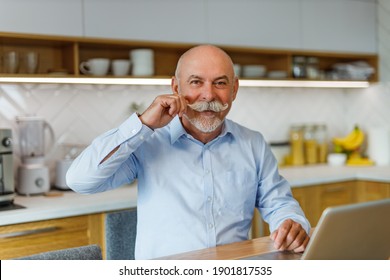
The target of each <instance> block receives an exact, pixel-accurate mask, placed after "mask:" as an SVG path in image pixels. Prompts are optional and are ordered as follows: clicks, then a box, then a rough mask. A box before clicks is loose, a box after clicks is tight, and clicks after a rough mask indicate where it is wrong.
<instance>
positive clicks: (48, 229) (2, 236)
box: [0, 226, 60, 239]
mask: <svg viewBox="0 0 390 280" xmlns="http://www.w3.org/2000/svg"><path fill="white" fill-rule="evenodd" d="M59 229H60V227H56V226H53V227H46V228H39V229H30V230H23V231H16V232H10V233H2V234H0V239H5V238H12V237H19V236H27V235H33V234H38V233H44V232H52V231H56V230H59Z"/></svg>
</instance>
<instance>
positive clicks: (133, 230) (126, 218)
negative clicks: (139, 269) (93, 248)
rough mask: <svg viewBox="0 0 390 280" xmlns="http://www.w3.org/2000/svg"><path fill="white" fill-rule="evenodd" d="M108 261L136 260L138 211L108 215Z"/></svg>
mask: <svg viewBox="0 0 390 280" xmlns="http://www.w3.org/2000/svg"><path fill="white" fill-rule="evenodd" d="M105 228H106V232H105V234H106V259H107V260H134V249H135V239H136V234H137V210H136V209H131V210H124V211H118V212H111V213H107V214H106V220H105Z"/></svg>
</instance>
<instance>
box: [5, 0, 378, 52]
mask: <svg viewBox="0 0 390 280" xmlns="http://www.w3.org/2000/svg"><path fill="white" fill-rule="evenodd" d="M0 7H1V9H0V32H19V33H37V34H47V35H65V36H84V37H99V38H109V39H125V40H147V41H160V42H176V43H193V44H198V43H213V44H218V45H234V46H246V47H256V48H267V49H272V48H275V49H297V50H314V51H326V52H329V51H337V52H363V53H376V52H377V42H376V33H377V30H376V13H377V3H376V1H375V0H272V1H271V0H242V1H237V0H165V1H160V0H147V1H139V0H126V1H124V0H67V1H64V0H30V1H22V0H0Z"/></svg>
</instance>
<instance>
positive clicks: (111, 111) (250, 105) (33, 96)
mask: <svg viewBox="0 0 390 280" xmlns="http://www.w3.org/2000/svg"><path fill="white" fill-rule="evenodd" d="M169 92H170V88H169V87H167V86H85V85H82V86H77V85H39V86H37V85H35V86H31V85H8V84H7V85H0V106H1V110H0V127H11V128H13V129H14V130H15V134H14V135H15V136H16V135H17V134H16V133H17V131H16V123H15V117H16V116H18V115H25V114H35V115H39V116H42V117H44V118H45V119H46V120H47V121H48V122H49V123H50V124H51V125H52V127H53V129H54V132H55V135H56V139H57V144H61V143H70V144H79V145H87V144H88V143H90V142H91V141H92V139H93V138H94V137H96V136H97V135H99V134H101V133H103V132H104V131H107V130H109V129H111V128H113V127H116V126H117V125H119V124H120V123H121V122H122V121H124V120H125V119H126V118H127V117H128V116H129V115H130V114H131V113H132V104H133V103H136V104H138V105H139V106H141V107H142V108H143V109H145V108H146V107H147V106H148V105H149V104H150V103H151V102H152V100H153V99H154V98H155V96H157V95H158V94H163V93H169ZM388 104H390V87H389V86H384V85H382V86H373V87H371V88H368V89H361V90H360V89H358V90H356V89H354V90H352V89H350V90H343V89H303V88H293V89H283V88H240V90H239V93H238V95H237V99H236V100H235V102H234V103H233V108H232V110H231V112H230V114H229V118H231V119H233V120H235V121H237V122H239V123H241V124H243V125H245V126H247V127H249V128H251V129H254V130H257V131H260V132H262V133H263V135H264V136H265V138H266V139H267V140H268V141H283V140H287V139H288V130H289V127H290V126H291V125H292V124H297V123H325V124H326V125H327V127H328V133H329V136H334V135H343V134H345V133H346V132H348V131H349V130H350V129H351V128H352V127H353V125H354V124H355V123H357V124H359V125H361V126H362V127H363V128H367V127H369V126H372V125H378V126H379V125H382V126H383V125H387V124H389V123H390V113H389V110H388ZM14 138H17V137H14ZM15 143H16V145H15V152H16V153H17V150H18V146H17V139H15ZM59 154H60V153H58V152H54V153H53V154H51V155H50V156H51V158H50V160H55V159H56V158H57V157H58V156H59Z"/></svg>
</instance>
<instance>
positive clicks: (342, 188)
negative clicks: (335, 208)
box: [325, 187, 345, 193]
mask: <svg viewBox="0 0 390 280" xmlns="http://www.w3.org/2000/svg"><path fill="white" fill-rule="evenodd" d="M342 191H345V188H344V187H338V188H331V189H325V193H335V192H342Z"/></svg>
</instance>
